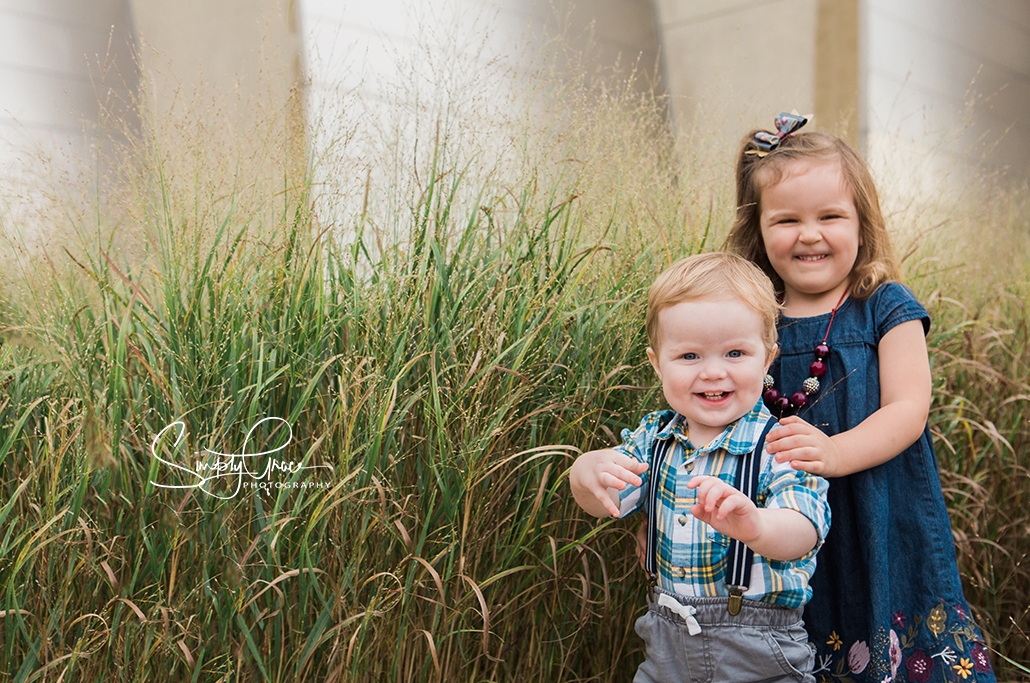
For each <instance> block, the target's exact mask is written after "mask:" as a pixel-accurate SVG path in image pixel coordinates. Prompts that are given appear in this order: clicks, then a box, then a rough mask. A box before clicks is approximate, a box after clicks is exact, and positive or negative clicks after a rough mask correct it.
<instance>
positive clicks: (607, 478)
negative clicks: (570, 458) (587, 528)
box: [569, 448, 647, 517]
mask: <svg viewBox="0 0 1030 683" xmlns="http://www.w3.org/2000/svg"><path fill="white" fill-rule="evenodd" d="M646 471H647V465H646V464H645V463H642V462H640V461H639V460H634V459H633V458H631V457H629V456H628V455H625V454H624V453H620V452H619V451H616V450H614V449H611V448H605V449H602V450H599V451H590V452H589V453H584V454H583V455H581V456H579V457H578V458H576V462H575V463H573V464H572V469H571V470H570V472H569V483H570V484H571V486H572V495H573V496H574V497H575V498H576V502H577V503H579V506H580V507H581V508H583V509H584V510H585V511H586V512H588V513H590V514H591V515H593V516H595V517H604V516H606V515H611V516H612V517H618V516H619V507H618V505H617V504H616V503H615V501H614V500H612V496H611V495H609V493H608V489H615V490H616V491H621V490H623V489H624V488H626V486H627V485H630V486H640V485H641V484H643V481H642V480H641V479H640V477H639V476H638V475H640V474H643V473H644V472H646Z"/></svg>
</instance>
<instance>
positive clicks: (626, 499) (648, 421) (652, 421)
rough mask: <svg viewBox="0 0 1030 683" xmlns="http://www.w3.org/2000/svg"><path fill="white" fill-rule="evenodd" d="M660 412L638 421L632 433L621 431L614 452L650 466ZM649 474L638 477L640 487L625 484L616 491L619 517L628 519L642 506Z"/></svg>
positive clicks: (659, 423)
mask: <svg viewBox="0 0 1030 683" xmlns="http://www.w3.org/2000/svg"><path fill="white" fill-rule="evenodd" d="M661 416H662V412H654V413H650V414H648V415H647V416H645V417H644V419H643V420H641V421H640V426H638V427H637V428H636V429H635V430H633V431H632V432H631V431H630V430H628V429H623V430H622V443H621V444H619V445H618V446H616V447H615V450H616V451H618V452H620V453H623V454H625V455H628V456H629V457H631V458H633V459H634V460H636V461H638V462H642V463H644V464H645V465H650V464H651V446H652V444H653V443H654V438H655V436H656V435H657V434H658V432H659V430H660V429H661ZM649 479H650V473H649V471H647V470H645V471H644V472H643V474H641V475H640V480H641V484H640V486H633V485H632V484H626V488H624V489H622V490H621V491H618V492H617V493H618V495H619V517H620V518H621V517H628V516H629V515H631V514H633V513H634V512H636V511H637V510H639V509H640V508H642V507H643V506H644V501H645V500H646V495H647V492H648V490H649V488H648V487H649V485H650V481H649Z"/></svg>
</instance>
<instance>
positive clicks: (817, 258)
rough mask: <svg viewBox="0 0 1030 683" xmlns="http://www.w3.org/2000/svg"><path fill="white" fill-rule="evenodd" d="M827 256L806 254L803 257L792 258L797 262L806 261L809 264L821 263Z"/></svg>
mask: <svg viewBox="0 0 1030 683" xmlns="http://www.w3.org/2000/svg"><path fill="white" fill-rule="evenodd" d="M827 256H829V254H808V255H805V256H795V257H794V258H796V259H797V260H798V261H807V262H809V263H811V262H813V261H822V260H823V259H824V258H826V257H827Z"/></svg>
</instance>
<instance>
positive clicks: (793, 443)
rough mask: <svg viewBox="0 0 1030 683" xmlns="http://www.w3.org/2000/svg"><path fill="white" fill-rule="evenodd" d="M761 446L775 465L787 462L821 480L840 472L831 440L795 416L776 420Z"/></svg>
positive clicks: (834, 445) (838, 460)
mask: <svg viewBox="0 0 1030 683" xmlns="http://www.w3.org/2000/svg"><path fill="white" fill-rule="evenodd" d="M765 445H766V450H768V451H769V454H770V455H773V456H774V457H775V458H776V462H789V463H790V466H791V467H793V468H794V469H796V470H801V471H803V472H808V473H809V474H815V475H819V476H821V477H835V476H838V473H839V471H840V464H841V463H840V450H839V449H838V448H837V446H836V444H835V443H834V442H833V439H831V438H830V437H828V436H826V434H824V433H823V432H822V431H820V430H819V429H817V428H816V427H813V426H812V425H810V424H808V423H807V422H805V421H804V420H802V419H801V418H800V417H797V416H796V415H791V416H790V417H785V418H783V419H782V420H780V427H779V428H778V429H774V430H772V431H771V432H769V435H768V436H766V438H765Z"/></svg>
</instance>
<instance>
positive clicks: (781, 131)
mask: <svg viewBox="0 0 1030 683" xmlns="http://www.w3.org/2000/svg"><path fill="white" fill-rule="evenodd" d="M806 123H808V118H807V117H805V116H801V115H800V114H798V113H797V112H796V111H795V112H791V113H790V114H788V113H787V112H781V113H780V115H779V116H777V117H776V133H775V134H773V133H766V132H765V131H764V130H763V131H759V132H757V133H755V137H754V143H755V147H757V148H758V149H749V150H748V151H747V153H748V154H757V155H758V156H760V157H764V156H765V155H766V154H768V153H769V152H771V151H773V150H774V149H776V148H777V147H779V146H780V142H781V141H782V140H783V138H785V137H787V136H788V135H793V134H794V133H796V132H797V131H798V129H800V128H801V127H802V126H803V125H805V124H806Z"/></svg>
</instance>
